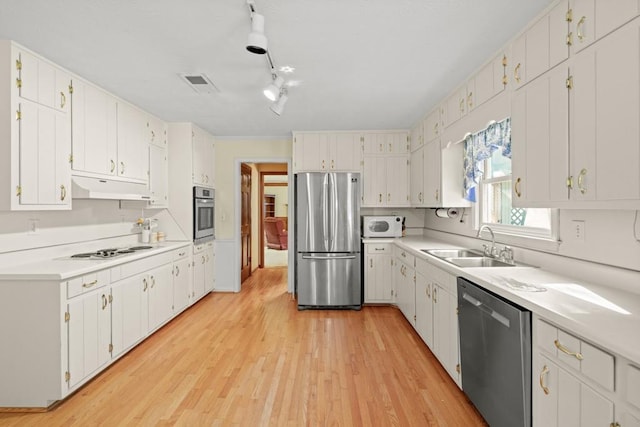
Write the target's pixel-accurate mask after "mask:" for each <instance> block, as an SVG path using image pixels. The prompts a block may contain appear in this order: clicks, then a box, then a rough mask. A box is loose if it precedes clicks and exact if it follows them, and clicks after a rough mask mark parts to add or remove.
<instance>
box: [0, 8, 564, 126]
mask: <svg viewBox="0 0 640 427" xmlns="http://www.w3.org/2000/svg"><path fill="white" fill-rule="evenodd" d="M0 1H1V2H2V5H1V6H0V38H4V39H12V40H15V41H17V42H18V43H20V44H22V45H24V46H25V47H27V48H29V49H31V50H33V51H35V52H37V53H40V54H41V55H43V56H45V57H47V58H49V59H51V60H52V61H54V62H56V63H58V64H59V65H62V66H63V67H65V68H67V69H69V70H71V71H73V72H75V73H77V74H79V75H81V76H82V77H85V78H87V79H88V80H90V81H93V82H94V83H96V84H98V85H100V86H102V87H104V88H105V89H107V90H108V91H110V92H113V93H115V94H116V95H118V96H120V97H122V98H124V99H126V100H128V101H130V102H132V103H134V104H136V105H138V106H140V107H141V108H143V109H145V110H147V111H149V112H150V113H153V114H155V115H157V116H158V117H160V118H162V119H164V120H166V121H191V122H194V123H196V124H198V125H200V126H201V127H203V128H205V129H207V130H208V131H210V132H211V133H213V134H214V135H216V136H233V137H242V136H250V137H288V136H290V132H291V131H292V130H362V129H408V128H410V127H412V126H413V125H414V124H415V123H416V122H417V121H418V120H419V119H420V118H421V117H422V116H423V115H424V114H425V113H426V112H427V111H428V110H429V109H430V108H431V107H433V106H434V105H435V103H436V102H438V101H439V100H440V99H442V98H443V97H444V96H445V95H447V94H448V93H449V92H450V91H451V90H453V89H454V88H455V86H457V84H459V83H460V82H462V81H463V79H464V78H466V77H467V76H468V75H469V74H470V73H471V72H473V71H474V70H475V69H477V68H478V67H479V66H480V65H481V64H482V63H483V62H484V61H485V60H487V59H489V57H490V56H491V55H493V54H494V53H495V52H496V51H497V50H498V49H499V48H500V47H502V46H503V45H504V44H505V43H506V42H507V41H508V40H509V39H510V38H512V37H513V36H514V35H515V34H516V33H517V32H518V31H519V30H521V29H522V28H523V27H524V25H525V24H526V23H527V22H528V21H529V20H530V19H531V18H532V17H534V16H535V15H536V14H538V13H539V12H540V11H541V10H542V9H544V8H545V7H546V6H547V5H548V4H549V3H550V2H551V1H552V0H481V1H480V0H316V1H311V0H256V9H257V11H258V12H259V13H261V14H262V15H264V16H265V33H266V35H267V37H268V39H269V51H270V53H271V55H272V57H273V59H274V62H275V64H276V66H277V67H281V66H284V65H289V66H291V67H295V72H294V73H292V74H289V75H284V74H283V77H285V79H287V80H296V81H298V82H299V83H300V84H299V85H298V86H294V87H290V88H289V101H288V103H287V105H286V106H285V110H284V113H283V114H282V116H277V115H275V114H274V113H273V112H272V111H270V110H269V108H268V107H269V101H268V100H267V99H266V98H265V97H264V96H263V95H262V88H263V87H264V86H265V85H266V84H267V83H268V82H269V81H270V79H271V77H270V73H269V68H268V66H267V60H266V58H265V57H264V56H260V55H255V54H252V53H249V52H248V51H247V50H246V49H245V46H246V40H247V35H248V33H249V30H250V27H251V23H250V18H249V9H248V7H247V4H246V0H181V1H176V0H55V1H52V0H0ZM183 72H187V73H191V72H195V73H205V74H207V75H208V76H209V77H210V78H211V80H212V81H213V83H214V84H215V85H216V86H217V87H218V88H219V92H218V93H214V94H210V95H202V94H197V93H195V92H194V91H193V90H192V89H191V88H190V87H189V86H187V85H186V83H185V82H184V81H183V80H181V79H180V78H179V76H178V74H179V73H183Z"/></svg>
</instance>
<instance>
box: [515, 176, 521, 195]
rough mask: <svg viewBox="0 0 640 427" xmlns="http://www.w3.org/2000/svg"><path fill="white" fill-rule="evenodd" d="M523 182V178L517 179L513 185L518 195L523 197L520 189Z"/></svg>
mask: <svg viewBox="0 0 640 427" xmlns="http://www.w3.org/2000/svg"><path fill="white" fill-rule="evenodd" d="M521 182H522V178H518V179H516V183H515V185H514V186H513V191H515V193H516V196H518V197H522V192H521V191H520V183H521Z"/></svg>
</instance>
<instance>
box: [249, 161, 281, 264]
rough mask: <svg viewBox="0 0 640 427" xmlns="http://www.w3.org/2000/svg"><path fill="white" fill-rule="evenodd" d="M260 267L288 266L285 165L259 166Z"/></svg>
mask: <svg viewBox="0 0 640 427" xmlns="http://www.w3.org/2000/svg"><path fill="white" fill-rule="evenodd" d="M257 166H258V170H259V174H260V200H261V206H260V208H261V209H260V227H259V229H260V232H259V236H260V238H261V242H260V254H259V256H260V261H259V266H260V267H261V268H270V267H285V266H287V265H288V258H289V257H288V251H289V248H288V240H289V239H288V233H289V226H288V224H289V220H288V219H289V218H288V211H289V184H288V175H287V165H286V164H279V163H276V164H271V163H265V164H259V165H257Z"/></svg>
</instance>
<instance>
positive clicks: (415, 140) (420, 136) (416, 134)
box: [410, 120, 425, 152]
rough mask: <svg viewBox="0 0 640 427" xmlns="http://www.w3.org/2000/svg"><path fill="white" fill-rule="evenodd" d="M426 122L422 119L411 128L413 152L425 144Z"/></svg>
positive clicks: (411, 148)
mask: <svg viewBox="0 0 640 427" xmlns="http://www.w3.org/2000/svg"><path fill="white" fill-rule="evenodd" d="M424 127H425V125H424V122H423V121H422V120H420V121H419V122H418V124H417V125H416V126H415V127H414V128H413V129H411V147H410V150H411V152H414V151H415V150H417V149H418V148H420V147H422V144H424V138H425V136H424Z"/></svg>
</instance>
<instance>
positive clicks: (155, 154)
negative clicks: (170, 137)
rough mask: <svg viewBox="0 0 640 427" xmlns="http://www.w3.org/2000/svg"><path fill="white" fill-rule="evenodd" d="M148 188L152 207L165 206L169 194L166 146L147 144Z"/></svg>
mask: <svg viewBox="0 0 640 427" xmlns="http://www.w3.org/2000/svg"><path fill="white" fill-rule="evenodd" d="M149 189H150V190H151V200H150V201H149V204H150V205H151V206H152V207H156V208H160V207H167V204H168V194H169V191H168V190H169V162H168V161H167V148H166V146H165V147H161V146H158V145H153V144H150V145H149Z"/></svg>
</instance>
